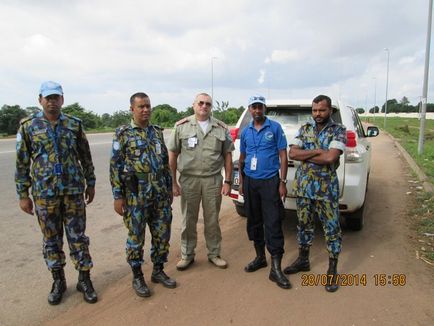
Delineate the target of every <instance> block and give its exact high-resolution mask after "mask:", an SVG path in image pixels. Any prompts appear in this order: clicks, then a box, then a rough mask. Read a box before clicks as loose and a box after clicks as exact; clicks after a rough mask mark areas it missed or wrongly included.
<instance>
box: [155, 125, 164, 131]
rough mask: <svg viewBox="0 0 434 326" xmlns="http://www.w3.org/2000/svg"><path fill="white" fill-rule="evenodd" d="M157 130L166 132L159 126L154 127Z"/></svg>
mask: <svg viewBox="0 0 434 326" xmlns="http://www.w3.org/2000/svg"><path fill="white" fill-rule="evenodd" d="M152 126H153V127H154V128H155V129H157V130H164V128H163V127H160V126H159V125H152Z"/></svg>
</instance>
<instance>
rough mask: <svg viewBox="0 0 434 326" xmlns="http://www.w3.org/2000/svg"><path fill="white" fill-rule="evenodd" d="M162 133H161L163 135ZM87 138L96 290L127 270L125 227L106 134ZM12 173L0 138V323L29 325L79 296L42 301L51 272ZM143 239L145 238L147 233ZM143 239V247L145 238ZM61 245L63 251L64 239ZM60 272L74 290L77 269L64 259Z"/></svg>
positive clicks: (9, 148) (11, 150)
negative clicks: (117, 211)
mask: <svg viewBox="0 0 434 326" xmlns="http://www.w3.org/2000/svg"><path fill="white" fill-rule="evenodd" d="M168 132H169V131H166V132H165V136H166V137H167V134H168ZM88 139H89V142H90V146H91V151H92V156H93V160H94V164H95V174H96V178H97V185H96V197H95V200H94V202H93V203H92V204H91V205H89V207H88V209H87V215H88V225H87V230H88V231H87V234H88V236H89V237H90V251H91V255H92V257H93V259H94V262H95V267H94V269H93V270H92V272H91V274H92V278H93V280H94V285H95V288H96V289H97V290H99V291H100V290H102V289H104V288H106V287H108V286H109V285H110V284H111V283H113V282H114V281H117V280H119V279H120V278H121V277H123V276H125V275H126V274H128V273H129V272H130V270H129V268H128V265H127V264H126V261H125V254H124V249H123V248H124V247H125V237H126V230H125V228H124V225H123V222H122V218H121V217H120V216H118V215H116V214H115V213H114V211H113V209H112V207H113V202H112V197H111V188H110V185H109V173H108V169H109V155H110V149H111V139H112V134H110V133H107V134H91V135H88ZM14 171H15V139H4V140H0V184H1V189H2V196H0V207H1V210H0V234H1V236H0V248H2V250H1V251H0V261H1V264H0V279H1V283H0V293H1V296H0V325H18V324H20V325H35V324H38V323H39V322H40V321H42V320H46V319H50V318H53V317H54V316H55V315H57V314H58V313H59V312H63V311H66V310H67V309H69V308H71V307H73V306H74V305H76V304H78V303H79V302H81V301H82V298H81V296H80V295H78V294H77V293H75V292H76V291H71V292H68V293H67V294H66V300H64V303H62V305H60V306H56V307H51V306H49V305H48V304H47V302H46V295H47V293H48V292H49V290H50V287H51V274H50V273H49V272H48V270H47V268H46V266H45V262H44V261H43V258H42V254H41V250H42V249H41V248H42V244H41V231H40V229H39V225H38V223H37V219H36V217H32V216H30V215H27V214H25V213H23V212H22V211H21V210H20V209H19V207H18V200H17V199H16V195H15V183H14ZM174 213H175V214H178V217H179V204H178V199H176V200H175V205H174ZM179 222H180V220H179V218H176V219H174V221H173V234H174V235H173V238H172V239H173V240H172V245H173V247H174V248H177V247H178V246H179V236H178V234H179V232H178V231H179ZM147 239H150V235H149V234H147ZM65 241H66V240H65ZM146 243H147V245H149V241H146ZM147 248H148V246H147ZM65 249H66V250H65V253H66V254H68V248H67V245H66V243H65ZM148 260H149V259H148ZM148 264H149V263H148ZM65 273H66V277H67V282H68V285H69V288H70V289H72V288H74V287H75V283H76V277H77V273H76V271H75V270H74V268H73V266H72V264H71V262H70V260H69V257H67V266H66V269H65Z"/></svg>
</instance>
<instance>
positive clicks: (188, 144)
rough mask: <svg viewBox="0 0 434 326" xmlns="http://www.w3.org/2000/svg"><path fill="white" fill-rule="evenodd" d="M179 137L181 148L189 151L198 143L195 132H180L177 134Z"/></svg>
mask: <svg viewBox="0 0 434 326" xmlns="http://www.w3.org/2000/svg"><path fill="white" fill-rule="evenodd" d="M179 138H180V139H181V146H182V149H186V150H190V151H191V150H194V149H195V148H196V147H197V145H198V144H199V139H198V138H197V134H196V133H195V132H189V133H182V134H180V135H179ZM194 139H195V140H194Z"/></svg>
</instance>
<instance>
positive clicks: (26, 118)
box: [20, 115, 33, 125]
mask: <svg viewBox="0 0 434 326" xmlns="http://www.w3.org/2000/svg"><path fill="white" fill-rule="evenodd" d="M32 119H33V116H32V115H31V116H28V117H25V118H22V119H21V121H20V125H22V124H25V123H26V122H27V121H30V120H32Z"/></svg>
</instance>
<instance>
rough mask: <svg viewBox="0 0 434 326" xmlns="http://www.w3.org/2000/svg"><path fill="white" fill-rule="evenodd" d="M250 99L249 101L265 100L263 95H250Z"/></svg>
mask: <svg viewBox="0 0 434 326" xmlns="http://www.w3.org/2000/svg"><path fill="white" fill-rule="evenodd" d="M250 101H251V102H253V101H261V102H265V97H263V96H252V97H251V98H250Z"/></svg>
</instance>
